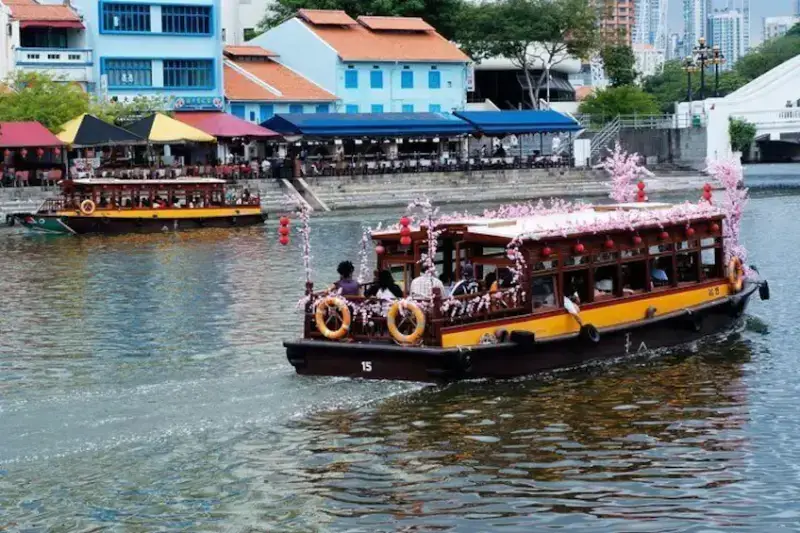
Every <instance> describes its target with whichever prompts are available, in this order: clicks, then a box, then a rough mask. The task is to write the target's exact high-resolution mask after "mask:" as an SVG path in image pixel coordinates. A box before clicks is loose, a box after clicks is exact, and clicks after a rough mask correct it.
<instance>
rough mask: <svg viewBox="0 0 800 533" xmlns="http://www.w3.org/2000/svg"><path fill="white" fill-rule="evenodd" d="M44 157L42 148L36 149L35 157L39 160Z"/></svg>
mask: <svg viewBox="0 0 800 533" xmlns="http://www.w3.org/2000/svg"><path fill="white" fill-rule="evenodd" d="M43 156H44V148H37V149H36V157H38V158H39V159H41V158H42V157H43Z"/></svg>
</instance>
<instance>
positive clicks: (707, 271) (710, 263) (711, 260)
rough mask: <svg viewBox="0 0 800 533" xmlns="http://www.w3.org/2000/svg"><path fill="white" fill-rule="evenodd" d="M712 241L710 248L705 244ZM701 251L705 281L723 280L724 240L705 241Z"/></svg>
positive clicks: (702, 272)
mask: <svg viewBox="0 0 800 533" xmlns="http://www.w3.org/2000/svg"><path fill="white" fill-rule="evenodd" d="M708 241H711V242H710V245H709V246H705V243H706V242H708ZM701 244H703V249H702V250H701V251H700V264H701V275H702V276H703V279H713V278H721V277H723V276H724V272H723V268H722V266H723V265H722V263H723V256H722V239H703V241H702V243H701Z"/></svg>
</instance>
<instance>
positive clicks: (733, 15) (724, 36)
mask: <svg viewBox="0 0 800 533" xmlns="http://www.w3.org/2000/svg"><path fill="white" fill-rule="evenodd" d="M708 26H709V45H712V46H719V48H720V50H721V51H722V53H723V54H724V56H725V64H724V65H722V67H720V70H730V68H731V67H732V66H733V65H734V63H736V62H737V61H738V60H739V59H740V58H741V57H742V56H743V55H744V54H745V53H746V48H745V21H744V14H743V13H742V12H741V11H739V10H738V9H726V10H724V11H716V12H714V13H712V14H711V16H710V17H709V19H708Z"/></svg>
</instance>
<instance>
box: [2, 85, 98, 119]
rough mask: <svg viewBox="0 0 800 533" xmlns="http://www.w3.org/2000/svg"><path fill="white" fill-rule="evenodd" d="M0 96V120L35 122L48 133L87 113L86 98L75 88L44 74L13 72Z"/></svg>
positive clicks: (76, 86) (87, 101)
mask: <svg viewBox="0 0 800 533" xmlns="http://www.w3.org/2000/svg"><path fill="white" fill-rule="evenodd" d="M6 83H7V85H8V87H10V88H13V89H15V90H14V91H10V92H8V93H6V94H2V95H0V121H23V120H36V121H38V122H41V123H42V124H43V125H44V126H45V127H46V128H48V129H49V130H50V131H53V132H57V131H58V128H59V126H61V124H63V123H64V122H67V121H68V120H71V119H73V118H75V117H76V116H78V115H80V114H83V113H86V112H87V111H88V110H89V95H87V94H86V92H84V90H83V89H81V88H80V87H79V86H78V85H75V84H73V83H68V82H64V81H62V80H58V79H54V78H52V77H50V76H47V75H45V74H39V73H35V72H21V71H17V72H16V73H15V74H14V75H12V77H11V78H9V80H8V81H7V82H6Z"/></svg>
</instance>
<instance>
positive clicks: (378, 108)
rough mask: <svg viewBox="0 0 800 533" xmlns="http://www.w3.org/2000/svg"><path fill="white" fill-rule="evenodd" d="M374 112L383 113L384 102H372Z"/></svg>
mask: <svg viewBox="0 0 800 533" xmlns="http://www.w3.org/2000/svg"><path fill="white" fill-rule="evenodd" d="M372 112H373V113H383V104H372Z"/></svg>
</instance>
